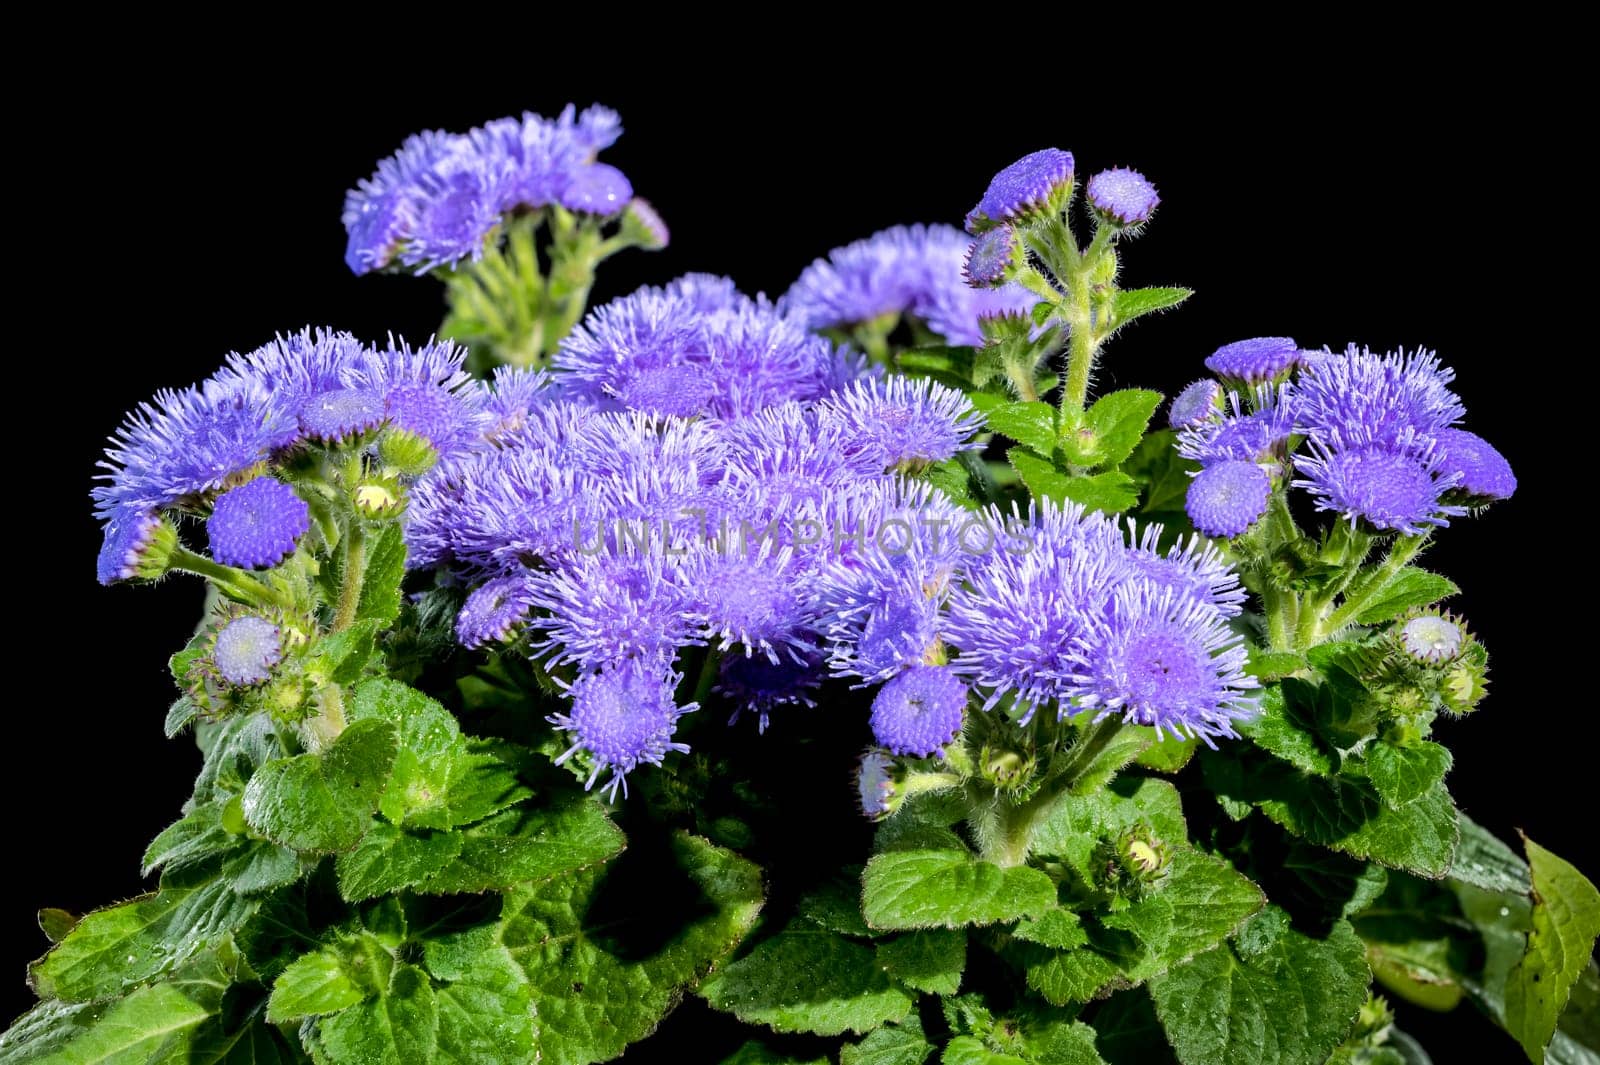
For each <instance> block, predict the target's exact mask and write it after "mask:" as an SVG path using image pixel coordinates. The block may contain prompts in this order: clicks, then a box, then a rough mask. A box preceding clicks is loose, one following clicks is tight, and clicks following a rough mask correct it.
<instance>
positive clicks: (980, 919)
mask: <svg viewBox="0 0 1600 1065" xmlns="http://www.w3.org/2000/svg"><path fill="white" fill-rule="evenodd" d="M880 845H882V847H883V852H882V853H880V854H877V855H875V856H874V857H873V859H872V860H871V861H870V862H868V863H867V868H866V871H865V872H864V873H863V874H862V891H861V910H862V913H863V915H864V916H865V917H866V919H867V924H868V925H870V926H872V927H873V928H878V929H915V928H960V927H962V926H963V925H987V924H994V923H995V922H997V921H1009V920H1015V919H1016V918H1018V917H1030V916H1037V915H1038V914H1040V913H1043V912H1044V911H1046V910H1048V909H1049V908H1050V906H1051V905H1052V904H1053V903H1054V901H1055V884H1054V883H1053V882H1052V881H1051V880H1050V878H1049V877H1048V876H1046V875H1045V874H1044V873H1043V872H1041V871H1039V870H1037V869H1032V868H1029V867H1027V866H1012V867H1010V868H1001V867H1000V866H998V865H995V864H993V863H991V862H986V861H982V860H981V859H979V858H978V856H977V855H975V854H973V853H972V851H971V850H970V849H968V848H967V846H966V844H965V843H963V842H962V841H961V838H960V837H959V836H957V835H956V834H955V833H954V832H952V831H950V830H949V829H948V828H942V827H940V826H938V825H934V824H923V825H919V826H916V827H914V828H912V829H911V830H909V831H904V832H900V833H898V834H897V835H895V836H894V837H893V838H891V839H889V840H888V841H887V843H886V844H885V843H884V838H883V836H882V835H881V834H880Z"/></svg>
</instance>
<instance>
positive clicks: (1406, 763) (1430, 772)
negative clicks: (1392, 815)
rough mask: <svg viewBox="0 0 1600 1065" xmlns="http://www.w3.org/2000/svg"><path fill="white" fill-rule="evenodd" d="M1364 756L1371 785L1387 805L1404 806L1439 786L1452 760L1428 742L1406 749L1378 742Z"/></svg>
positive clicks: (1381, 741) (1443, 748)
mask: <svg viewBox="0 0 1600 1065" xmlns="http://www.w3.org/2000/svg"><path fill="white" fill-rule="evenodd" d="M1364 756H1365V759H1366V763H1367V776H1368V777H1369V778H1370V779H1371V780H1372V786H1373V787H1374V788H1376V789H1377V790H1378V795H1379V796H1380V797H1381V798H1382V799H1383V801H1384V802H1385V803H1387V804H1388V805H1390V806H1405V805H1406V804H1407V803H1412V802H1415V801H1417V800H1418V799H1420V798H1422V797H1423V796H1424V795H1426V794H1428V793H1429V792H1430V791H1432V790H1433V789H1434V788H1436V787H1438V786H1439V784H1440V783H1441V782H1442V781H1443V780H1444V775H1445V774H1446V773H1448V772H1449V771H1450V765H1451V762H1452V761H1453V759H1452V758H1451V757H1450V751H1449V749H1448V748H1445V747H1441V746H1440V745H1439V744H1437V743H1433V742H1431V741H1429V740H1422V741H1420V742H1418V743H1416V744H1413V745H1411V746H1408V747H1396V746H1394V745H1392V744H1390V743H1387V742H1385V741H1384V740H1378V741H1376V742H1374V743H1372V744H1369V745H1368V747H1367V749H1366V751H1365V752H1364Z"/></svg>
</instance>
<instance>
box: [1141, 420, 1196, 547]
mask: <svg viewBox="0 0 1600 1065" xmlns="http://www.w3.org/2000/svg"><path fill="white" fill-rule="evenodd" d="M1199 469H1200V464H1199V463H1198V462H1195V461H1193V460H1191V459H1186V458H1184V457H1183V456H1182V455H1180V454H1178V434H1177V433H1175V432H1174V431H1172V430H1171V429H1162V430H1160V431H1158V432H1154V433H1151V434H1150V435H1149V436H1147V437H1145V438H1144V440H1143V441H1141V442H1140V444H1139V446H1138V447H1136V448H1134V450H1133V454H1131V455H1129V456H1128V459H1127V461H1126V462H1124V463H1123V464H1122V472H1123V473H1126V474H1128V475H1129V476H1130V477H1132V478H1133V479H1134V480H1135V481H1136V482H1137V483H1138V485H1139V489H1140V492H1141V493H1142V494H1143V496H1144V504H1143V505H1142V506H1141V507H1140V510H1141V511H1142V512H1143V513H1145V514H1148V515H1156V514H1159V515H1163V516H1167V515H1170V516H1172V518H1174V519H1179V521H1180V522H1181V523H1182V524H1185V525H1186V524H1187V522H1188V515H1187V514H1185V513H1184V509H1183V507H1184V502H1185V501H1186V500H1187V499H1188V497H1189V483H1190V481H1192V480H1193V477H1192V476H1191V475H1192V474H1194V473H1196V472H1198V471H1199ZM1180 515H1181V518H1179V516H1180ZM1169 520H1170V519H1169Z"/></svg>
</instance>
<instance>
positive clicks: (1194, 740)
mask: <svg viewBox="0 0 1600 1065" xmlns="http://www.w3.org/2000/svg"><path fill="white" fill-rule="evenodd" d="M1129 731H1133V732H1141V731H1142V732H1146V733H1149V734H1150V741H1151V742H1150V744H1149V746H1147V747H1145V748H1144V749H1143V750H1141V751H1140V752H1139V757H1138V758H1136V759H1134V761H1136V762H1138V763H1139V764H1140V765H1142V766H1144V767H1145V768H1146V769H1154V770H1155V771H1156V772H1158V773H1176V772H1177V771H1178V770H1180V769H1182V768H1183V767H1184V766H1186V765H1188V764H1189V759H1191V758H1193V757H1194V752H1195V751H1196V750H1198V749H1199V747H1200V740H1199V738H1198V737H1195V736H1189V737H1187V738H1184V739H1179V738H1176V737H1173V736H1169V735H1166V734H1164V733H1163V734H1162V736H1161V738H1160V739H1157V738H1156V737H1155V735H1154V733H1155V730H1154V729H1151V728H1146V727H1145V726H1143V725H1134V726H1132V728H1131V729H1130V730H1129Z"/></svg>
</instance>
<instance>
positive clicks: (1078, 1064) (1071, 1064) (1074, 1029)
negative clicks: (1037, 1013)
mask: <svg viewBox="0 0 1600 1065" xmlns="http://www.w3.org/2000/svg"><path fill="white" fill-rule="evenodd" d="M1020 1032H1021V1040H1022V1044H1023V1048H1024V1057H1025V1058H1026V1059H1027V1060H1028V1061H1029V1062H1030V1065H1106V1062H1105V1059H1104V1058H1102V1057H1101V1056H1100V1051H1099V1050H1098V1049H1097V1048H1096V1047H1095V1031H1094V1029H1093V1028H1091V1027H1089V1026H1088V1025H1087V1024H1084V1023H1082V1022H1081V1021H1078V1022H1075V1021H1067V1020H1060V1019H1054V1018H1052V1019H1051V1020H1048V1021H1045V1022H1043V1023H1039V1022H1037V1021H1034V1022H1028V1023H1024V1024H1023V1025H1022V1027H1021V1029H1020Z"/></svg>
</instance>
